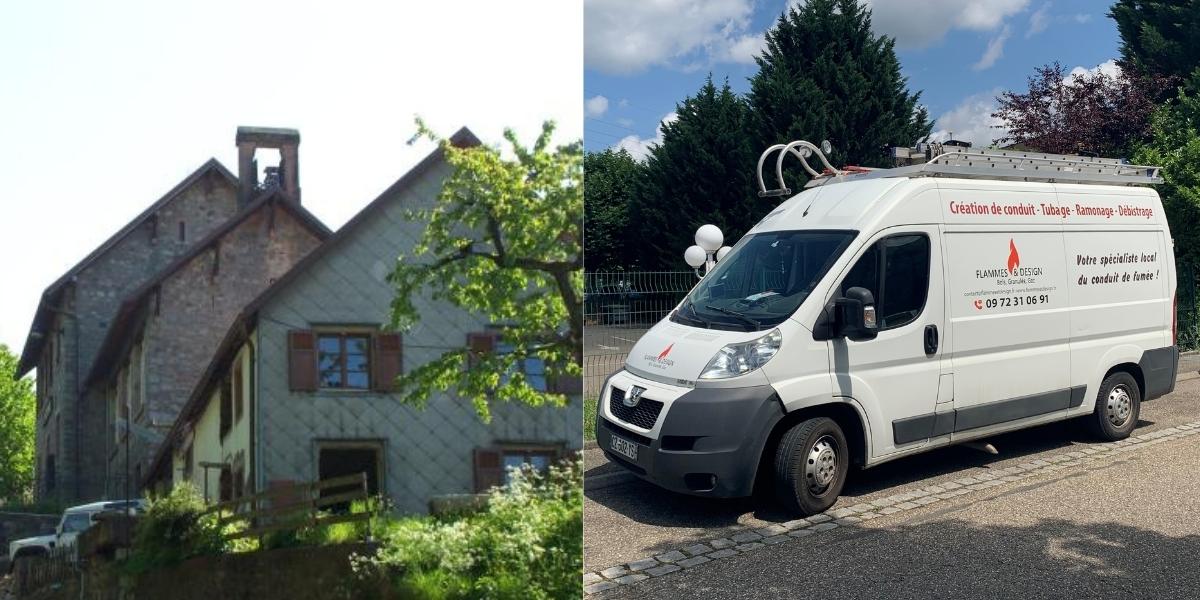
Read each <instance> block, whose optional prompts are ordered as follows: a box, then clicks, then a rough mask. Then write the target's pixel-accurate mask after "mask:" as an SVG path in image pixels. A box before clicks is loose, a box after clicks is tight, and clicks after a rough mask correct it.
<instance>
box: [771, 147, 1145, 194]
mask: <svg viewBox="0 0 1200 600" xmlns="http://www.w3.org/2000/svg"><path fill="white" fill-rule="evenodd" d="M795 148H801V150H796V149H795ZM776 150H780V152H779V156H778V157H777V160H776V161H775V167H776V169H775V175H776V180H777V182H778V184H779V187H778V188H777V189H774V190H768V189H766V186H765V184H764V182H763V177H762V167H763V163H764V162H765V160H766V158H767V156H768V155H769V154H771V153H772V152H774V151H776ZM789 153H790V154H792V155H793V156H796V157H797V158H799V159H800V162H801V164H802V165H803V166H804V168H805V170H806V171H808V173H809V175H810V176H811V177H812V179H811V180H810V181H809V182H808V184H807V185H806V186H805V187H815V186H819V185H829V184H834V183H841V182H843V181H858V180H862V179H877V178H890V177H957V178H964V179H991V180H1009V181H1045V182H1060V183H1090V184H1103V185H1151V184H1156V183H1162V178H1161V177H1160V176H1159V170H1160V168H1159V167H1153V166H1146V165H1131V164H1128V163H1126V162H1125V161H1123V160H1121V159H1118V158H1094V157H1089V156H1075V155H1069V154H1046V153H1042V152H1022V151H1017V150H995V149H981V150H972V149H970V148H964V147H961V146H944V145H942V144H927V145H924V147H918V148H894V149H893V156H894V157H895V158H896V160H897V162H912V164H909V165H906V166H898V167H894V168H890V169H865V170H861V171H856V172H850V171H844V170H837V169H834V168H832V167H831V166H830V165H829V161H828V159H826V158H825V155H824V153H823V152H821V149H820V148H817V147H816V146H814V145H813V144H811V143H809V142H805V141H803V140H799V141H796V142H792V143H791V144H777V145H775V146H771V147H770V148H768V149H767V150H766V151H765V152H763V154H762V156H761V157H760V158H759V162H758V184H759V196H763V197H769V196H790V195H791V190H789V189H788V188H787V186H785V185H784V182H783V158H784V157H785V156H786V155H787V154H789ZM812 154H816V155H817V157H818V158H820V159H821V163H822V165H823V166H824V167H825V170H824V171H823V172H821V173H817V172H816V170H815V169H813V168H812V167H811V166H810V165H809V163H808V161H807V160H806V159H807V158H808V156H811V155H812ZM806 155H808V156H806ZM927 156H932V158H930V159H929V160H928V161H925V162H914V159H917V160H919V159H923V158H926V157H927Z"/></svg>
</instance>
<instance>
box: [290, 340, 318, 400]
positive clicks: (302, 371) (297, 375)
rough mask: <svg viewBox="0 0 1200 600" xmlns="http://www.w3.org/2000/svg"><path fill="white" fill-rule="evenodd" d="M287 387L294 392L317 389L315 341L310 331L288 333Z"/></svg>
mask: <svg viewBox="0 0 1200 600" xmlns="http://www.w3.org/2000/svg"><path fill="white" fill-rule="evenodd" d="M288 387H289V388H290V389H291V390H292V391H295V392H312V391H316V389H317V339H316V336H315V335H313V332H311V331H299V330H296V331H289V332H288Z"/></svg>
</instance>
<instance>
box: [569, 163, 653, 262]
mask: <svg viewBox="0 0 1200 600" xmlns="http://www.w3.org/2000/svg"><path fill="white" fill-rule="evenodd" d="M640 172H641V165H640V164H639V163H638V162H637V161H636V160H634V159H633V156H631V155H630V154H629V152H627V151H625V150H613V149H611V148H610V149H607V150H605V151H603V152H589V153H588V154H587V155H586V156H584V157H583V215H584V232H583V247H584V263H585V265H586V268H587V270H588V271H611V270H614V269H619V268H627V269H628V268H635V267H637V266H639V265H640V263H641V260H640V258H641V257H640V252H639V250H638V248H639V246H640V244H636V243H631V242H632V241H633V239H634V238H633V236H632V235H631V231H630V226H629V211H630V208H631V206H632V205H633V194H634V190H635V187H636V183H637V179H638V177H639V175H640Z"/></svg>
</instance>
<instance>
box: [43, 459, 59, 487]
mask: <svg viewBox="0 0 1200 600" xmlns="http://www.w3.org/2000/svg"><path fill="white" fill-rule="evenodd" d="M56 482H58V477H57V476H56V475H55V473H54V455H53V454H50V455H47V456H46V489H47V490H52V489H54V484H55V483H56Z"/></svg>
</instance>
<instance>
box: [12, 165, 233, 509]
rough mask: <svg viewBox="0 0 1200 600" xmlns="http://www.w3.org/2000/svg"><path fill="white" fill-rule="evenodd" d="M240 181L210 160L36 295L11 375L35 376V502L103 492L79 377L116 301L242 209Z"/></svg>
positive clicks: (98, 414)
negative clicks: (239, 199)
mask: <svg viewBox="0 0 1200 600" xmlns="http://www.w3.org/2000/svg"><path fill="white" fill-rule="evenodd" d="M237 184H238V182H237V178H236V177H234V175H233V174H232V173H230V172H229V171H228V170H226V169H225V167H223V166H221V164H220V163H219V162H217V160H216V159H210V160H208V161H207V162H205V163H204V164H203V165H201V166H200V168H198V169H196V170H195V171H193V172H192V173H191V174H190V175H188V176H187V177H185V178H184V179H183V180H182V181H180V182H179V184H178V185H176V186H175V187H174V188H172V189H171V190H170V191H168V192H167V193H166V194H165V195H163V196H162V197H161V198H159V199H158V200H157V201H155V202H154V203H153V204H151V205H150V207H149V208H147V209H146V210H145V211H143V212H142V213H141V214H140V215H138V216H137V217H135V218H134V219H133V220H132V221H130V222H129V223H128V224H126V225H125V226H124V227H122V228H121V230H120V231H118V232H117V233H115V234H114V235H113V236H112V237H110V238H109V239H108V240H107V241H105V242H104V243H103V244H101V245H100V246H99V247H98V248H96V249H95V250H94V251H92V252H91V253H90V254H88V255H87V256H86V257H85V258H84V259H83V260H81V261H79V263H78V264H76V265H75V266H73V267H71V269H69V270H68V271H67V272H66V273H64V274H63V275H62V276H61V277H59V278H58V279H57V280H56V281H54V282H53V283H51V284H50V286H49V287H47V288H46V290H45V292H43V293H42V297H41V300H40V302H39V303H38V307H37V312H36V314H35V316H34V319H33V324H32V325H31V326H30V328H29V334H28V337H27V338H26V341H25V346H24V349H23V350H22V352H21V358H20V363H19V365H18V367H17V373H16V376H17V377H24V376H25V375H26V374H28V373H29V372H30V371H32V370H33V369H35V368H36V369H37V381H36V390H37V417H36V418H37V423H36V432H37V433H36V435H37V440H36V446H35V455H36V458H37V461H36V466H35V469H34V477H35V486H34V494H35V496H36V497H37V498H38V499H39V500H51V501H62V502H68V503H70V502H75V501H80V500H86V499H93V498H98V497H99V496H100V495H101V494H102V493H103V490H104V460H105V454H104V442H105V439H104V435H103V433H104V407H103V405H94V404H89V403H86V402H84V401H83V392H84V388H83V376H84V375H85V374H86V372H87V369H88V368H89V367H90V366H91V364H92V362H93V361H94V360H95V357H96V353H97V351H98V349H99V347H100V343H101V340H102V339H103V338H104V335H105V333H106V332H107V331H108V327H109V324H110V323H111V322H112V320H113V317H114V316H115V315H116V312H117V308H118V306H119V305H120V303H121V301H122V300H123V299H124V298H125V297H126V296H127V295H128V294H129V293H130V292H132V291H133V290H135V289H137V288H138V287H139V286H140V285H142V284H143V283H145V282H146V281H147V280H148V279H150V278H151V277H153V276H154V274H155V273H157V272H158V271H159V270H161V269H162V268H163V267H165V266H167V265H168V264H170V263H171V262H172V261H174V260H175V259H177V258H178V257H179V256H182V255H183V254H184V253H185V252H187V251H188V249H189V248H191V246H192V243H193V242H194V241H195V240H197V239H200V238H203V237H205V236H207V235H208V234H209V233H211V232H212V231H213V230H214V229H215V228H217V227H218V226H220V225H221V224H222V223H224V222H225V221H227V220H228V219H229V218H230V217H231V216H233V215H234V213H236V212H237V210H238V200H237Z"/></svg>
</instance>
